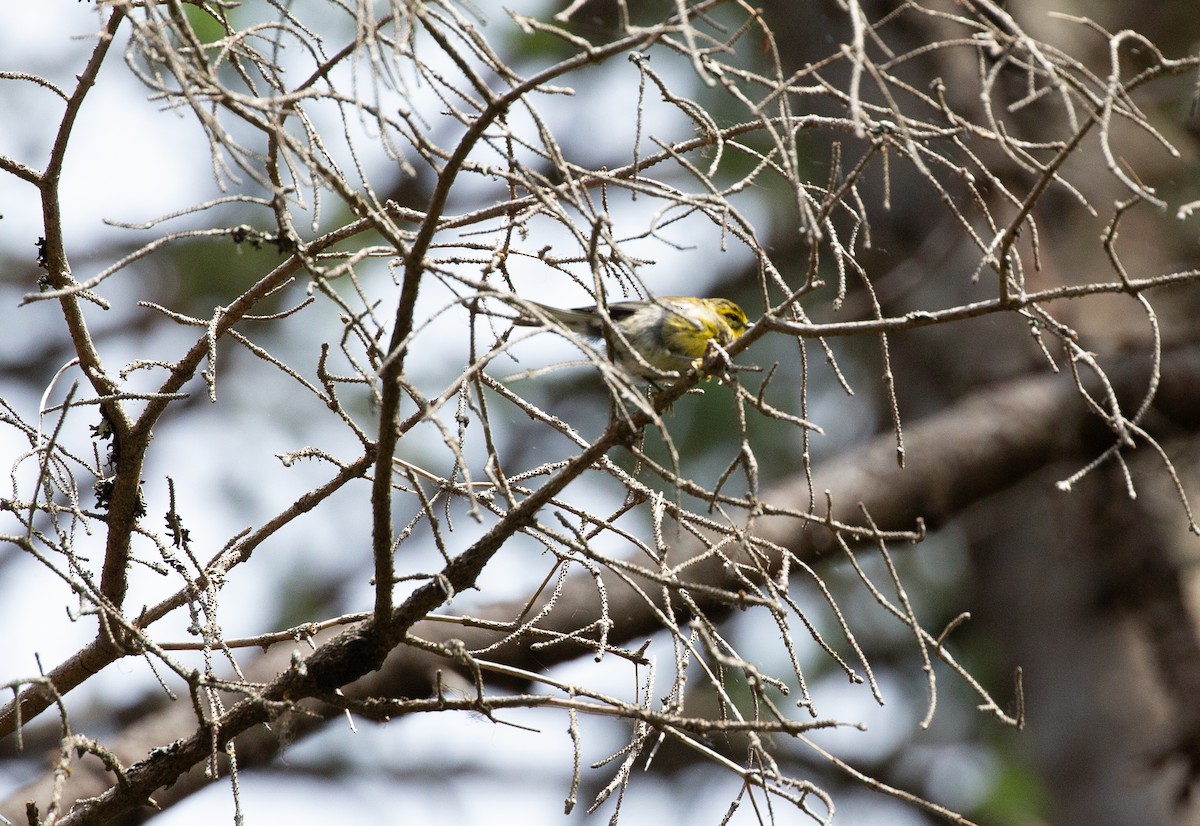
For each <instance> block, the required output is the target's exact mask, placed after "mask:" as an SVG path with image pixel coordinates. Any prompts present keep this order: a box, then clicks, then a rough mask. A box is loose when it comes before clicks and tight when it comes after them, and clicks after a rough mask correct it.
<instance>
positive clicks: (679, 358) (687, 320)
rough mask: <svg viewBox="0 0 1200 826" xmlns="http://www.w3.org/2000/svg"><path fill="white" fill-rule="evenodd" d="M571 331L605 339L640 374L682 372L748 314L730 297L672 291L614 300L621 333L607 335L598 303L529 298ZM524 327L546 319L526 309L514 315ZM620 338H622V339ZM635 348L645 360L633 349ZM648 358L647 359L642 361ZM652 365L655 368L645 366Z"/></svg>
mask: <svg viewBox="0 0 1200 826" xmlns="http://www.w3.org/2000/svg"><path fill="white" fill-rule="evenodd" d="M528 303H529V304H532V305H533V306H534V307H537V308H538V310H540V311H541V312H542V313H544V314H545V315H546V316H547V317H549V318H551V319H554V320H555V321H557V322H558V323H559V324H561V325H562V326H564V327H566V328H567V329H568V330H570V331H571V332H572V333H576V334H578V335H581V336H586V337H587V338H591V339H597V340H600V341H605V340H606V339H611V346H615V347H616V348H617V350H618V352H617V353H616V360H617V362H618V363H620V364H621V365H622V366H623V367H625V369H627V370H629V371H630V372H632V373H635V374H636V375H639V376H641V377H642V378H647V379H653V378H657V377H658V375H657V373H656V372H655V371H664V372H665V371H671V370H676V371H678V372H680V373H684V372H686V371H687V370H689V369H692V368H695V367H699V366H700V362H701V359H703V358H704V354H705V352H706V351H707V350H708V343H709V341H715V342H716V343H717V344H719V345H721V346H724V345H726V344H729V343H730V342H732V341H733V340H734V339H736V338H737V337H738V336H740V335H741V334H742V333H744V332H745V331H746V327H747V321H746V313H745V312H743V310H742V308H741V307H739V306H738V305H737V304H734V303H733V302H732V301H730V300H729V299H728V298H693V297H692V296H686V295H672V296H666V297H664V298H656V299H652V300H647V301H615V302H613V303H611V304H609V305H607V306H608V317H609V318H610V319H612V325H613V328H614V329H615V332H616V333H617V334H619V335H617V334H613V333H610V334H609V336H605V331H604V324H603V322H602V321H601V318H600V316H599V314H598V313H597V312H596V306H595V305H592V306H590V307H577V308H575V309H572V310H563V309H560V308H558V307H547V306H546V305H544V304H537V303H535V302H532V301H531V302H528ZM513 323H514V324H518V325H521V326H523V327H541V326H544V325H545V323H546V322H545V319H542V318H537V317H535V316H534V315H533V314H531V313H528V312H527V313H525V314H524V315H522V316H520V317H519V318H516V319H514V321H513ZM621 339H624V341H622V340H621ZM630 349H632V350H635V351H636V352H637V355H638V356H641V361H639V360H638V358H637V357H635V356H634V355H633V354H632V353H630V352H629V350H630ZM643 361H644V362H645V364H643V363H642V362H643ZM646 365H649V366H650V367H651V368H653V369H647V366H646Z"/></svg>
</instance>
